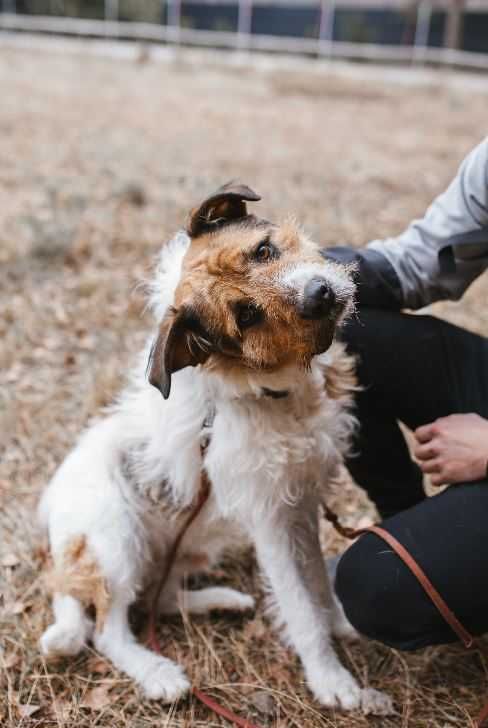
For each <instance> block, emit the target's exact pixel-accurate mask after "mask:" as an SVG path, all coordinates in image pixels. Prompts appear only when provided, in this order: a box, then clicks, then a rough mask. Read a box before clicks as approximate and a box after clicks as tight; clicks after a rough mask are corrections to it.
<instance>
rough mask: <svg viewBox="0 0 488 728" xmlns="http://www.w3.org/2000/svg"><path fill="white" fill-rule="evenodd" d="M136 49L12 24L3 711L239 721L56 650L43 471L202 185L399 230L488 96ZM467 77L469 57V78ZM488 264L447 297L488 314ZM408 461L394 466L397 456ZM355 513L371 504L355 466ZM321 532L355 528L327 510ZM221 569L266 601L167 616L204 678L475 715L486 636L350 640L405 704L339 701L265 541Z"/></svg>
mask: <svg viewBox="0 0 488 728" xmlns="http://www.w3.org/2000/svg"><path fill="white" fill-rule="evenodd" d="M142 60H143V62H134V61H132V62H131V61H129V60H123V59H115V58H112V59H110V58H105V59H103V58H96V57H93V56H88V55H86V54H82V55H71V54H66V53H65V54H62V53H58V54H51V53H48V52H39V51H29V50H22V51H20V50H15V49H11V48H10V49H9V48H7V47H3V48H2V47H1V46H0V89H1V92H0V291H1V298H0V341H1V344H0V438H1V440H0V458H1V460H0V497H1V503H0V544H1V545H0V549H1V552H0V585H1V597H0V599H1V601H0V618H1V623H0V630H1V640H2V642H1V645H2V652H1V653H0V667H1V666H2V663H3V669H2V670H1V671H0V721H1V723H2V725H5V726H9V727H10V726H51V725H52V726H78V727H79V728H87V727H88V726H107V727H110V728H118V727H119V726H133V727H134V728H139V727H140V728H142V727H143V726H144V727H145V726H149V725H160V726H171V727H174V728H183V727H184V726H185V727H192V728H193V727H195V728H197V727H198V726H218V725H222V723H221V722H219V719H217V718H215V717H213V716H210V715H209V714H208V712H207V710H206V709H204V708H202V707H200V706H199V705H197V704H195V703H194V701H192V700H188V701H183V702H182V703H180V704H179V705H177V706H173V707H172V708H171V709H168V708H167V707H163V706H161V705H160V704H158V703H155V704H154V703H150V702H146V701H143V700H142V699H141V698H140V696H139V695H138V694H137V691H136V690H135V689H134V688H133V687H132V685H131V683H130V681H128V680H127V679H126V678H125V677H124V676H123V675H120V674H117V673H115V672H114V671H113V670H112V669H111V668H110V666H109V665H107V664H106V663H105V662H104V661H103V660H101V659H100V658H98V657H97V656H96V655H95V654H94V653H93V652H90V651H87V652H86V653H84V654H83V655H81V656H80V657H78V658H76V659H71V660H63V661H61V662H59V663H56V664H49V665H47V664H45V663H44V662H43V660H42V659H41V657H40V656H39V651H38V647H37V642H38V638H39V636H40V634H41V632H42V630H43V629H44V628H45V626H46V625H47V624H48V622H49V619H50V608H49V605H48V596H47V593H46V590H45V587H44V585H43V578H42V569H43V566H44V564H45V560H46V553H45V550H44V548H43V545H42V539H41V536H40V534H39V532H38V530H37V527H36V525H35V516H34V509H35V505H36V501H37V499H38V495H39V492H40V490H41V488H42V487H43V485H44V484H45V483H46V481H47V479H48V478H49V476H50V475H51V474H52V472H53V470H54V468H55V467H56V466H57V464H58V463H59V462H60V461H61V460H62V458H63V457H64V455H65V454H66V452H67V450H68V448H69V447H70V446H71V445H72V443H73V442H74V440H75V438H76V435H77V433H79V431H80V430H81V428H82V427H83V426H84V425H85V423H86V422H87V421H88V419H89V418H90V417H91V416H93V415H94V414H96V413H97V412H98V411H99V410H100V408H101V407H102V406H103V405H104V404H105V403H107V402H109V401H110V399H111V397H112V396H113V394H114V393H115V392H116V391H117V390H118V389H119V388H120V386H121V385H122V384H123V381H124V377H125V374H126V371H127V368H128V366H129V363H130V361H131V359H132V358H133V356H134V353H135V352H137V350H138V349H139V347H140V345H141V343H142V341H143V340H144V337H145V334H146V332H147V329H148V326H149V321H148V320H147V318H146V317H145V316H144V315H143V297H142V293H141V290H140V288H138V287H137V283H138V281H140V280H141V279H143V278H145V277H147V275H148V272H149V271H150V268H151V265H152V262H153V259H154V255H155V253H156V251H157V250H158V246H159V245H160V244H161V243H162V242H163V241H164V240H166V239H167V238H168V237H169V236H170V235H171V234H172V233H173V232H174V231H175V230H176V229H177V228H178V227H180V226H181V224H182V222H183V221H184V219H185V216H186V213H187V210H188V208H189V207H190V206H191V205H193V204H194V203H195V202H197V201H198V200H199V198H200V197H201V196H202V193H205V192H207V191H208V190H211V189H212V188H214V187H217V186H218V185H220V184H221V183H222V182H224V181H227V180H228V179H229V178H233V177H239V178H241V179H242V180H244V181H246V182H247V183H248V184H250V185H251V186H253V187H254V188H255V189H257V190H258V191H259V192H260V193H261V194H262V195H263V202H262V203H260V210H259V211H260V213H262V214H263V215H266V216H268V217H269V218H271V219H276V218H278V217H280V216H283V215H285V214H288V213H290V212H293V213H295V214H296V215H297V217H298V218H299V220H300V221H302V222H303V223H304V224H305V226H306V227H307V228H308V230H309V231H311V232H312V234H313V235H315V236H316V237H317V238H318V239H319V240H321V241H322V242H323V243H324V244H337V243H342V242H346V243H353V244H355V245H358V246H359V245H363V244H364V243H366V242H367V241H368V240H369V239H372V238H374V237H379V236H386V235H389V234H394V233H396V232H399V231H400V230H401V229H402V227H403V226H404V225H405V224H406V223H407V222H408V221H409V220H410V219H411V218H412V217H414V216H416V215H419V214H421V213H422V212H423V210H424V209H425V207H426V205H427V204H428V202H429V201H430V200H431V199H432V198H433V197H434V195H435V194H436V193H437V192H439V191H440V190H441V189H442V188H443V187H444V186H445V185H446V184H447V182H448V181H449V179H450V178H451V177H452V175H453V174H454V172H455V170H456V167H457V164H458V162H459V160H460V159H461V158H462V157H463V155H464V154H465V153H466V152H467V151H468V150H469V149H470V148H471V147H472V146H474V144H475V143H476V142H477V141H479V140H480V139H481V138H482V136H483V134H484V133H485V130H486V104H487V96H486V95H484V94H483V93H482V92H481V91H477V92H476V93H474V92H473V89H472V88H471V87H468V86H467V87H466V88H463V85H462V84H460V83H459V82H457V83H454V82H451V81H449V80H448V79H446V78H445V77H443V76H439V77H435V76H433V77H432V80H431V81H429V83H427V84H423V85H413V86H412V85H408V84H404V83H402V84H398V83H394V82H393V81H392V80H388V79H387V80H383V81H382V80H380V79H379V78H376V79H373V80H371V79H369V78H368V74H365V75H364V78H361V77H360V76H358V75H357V74H356V76H354V75H350V74H337V73H335V72H334V71H333V70H331V71H326V70H323V71H321V72H320V73H317V72H315V71H312V69H311V68H310V69H309V70H307V65H306V64H302V65H297V70H291V69H290V68H289V67H287V68H286V69H284V68H281V67H280V62H279V60H278V61H276V62H275V63H273V64H271V65H268V67H267V68H264V69H263V68H261V69H257V68H253V67H252V66H251V65H250V64H247V65H244V66H242V67H233V66H231V65H222V64H221V63H220V62H219V63H217V62H215V61H214V60H213V57H212V56H206V55H205V54H200V55H198V54H197V55H195V54H185V53H182V54H181V55H178V56H175V57H174V59H173V60H172V61H166V62H162V63H160V62H158V63H155V62H152V61H147V59H146V60H145V61H144V59H142ZM458 81H459V79H458ZM487 295H488V288H487V284H486V280H485V279H483V280H480V281H479V282H478V283H477V284H476V285H475V286H473V287H472V289H471V290H470V291H469V292H468V294H467V295H466V297H465V299H464V301H463V302H462V303H461V304H456V305H454V304H445V305H442V306H437V307H434V310H435V311H436V312H437V313H438V314H439V315H443V316H447V317H449V318H450V319H451V320H455V321H457V322H459V323H461V324H463V325H465V326H468V327H469V328H471V329H473V330H477V331H480V332H484V333H486V334H488V313H487V311H488V307H487V306H486V299H487ZM392 477H393V474H392ZM335 505H336V507H337V509H338V510H340V511H341V513H342V514H343V516H344V519H345V520H346V521H347V522H349V523H358V522H359V521H362V522H364V521H367V520H369V519H370V518H372V517H373V516H374V513H373V509H372V508H371V506H370V505H369V504H368V503H367V501H366V499H365V497H364V496H363V495H362V494H361V493H360V491H359V490H358V489H356V488H355V487H354V486H353V485H351V484H347V485H346V486H345V487H344V491H343V492H342V493H341V494H340V495H339V494H338V495H337V496H336V498H335ZM323 537H324V546H325V547H326V548H327V549H328V550H329V552H331V553H332V552H334V551H337V550H338V549H340V548H341V547H342V544H341V542H340V540H338V538H337V537H335V536H334V535H333V534H332V533H331V532H330V531H329V529H328V528H327V527H326V526H325V525H324V529H323ZM214 580H215V581H219V582H222V583H228V584H234V585H241V586H242V585H243V586H244V588H246V589H248V590H250V591H252V592H253V593H254V594H255V595H256V596H257V598H258V609H257V613H256V616H254V617H249V618H247V619H241V618H239V619H237V618H235V619H232V618H230V617H225V618H224V617H222V616H218V615H216V616H214V617H213V618H211V619H192V620H191V621H185V622H183V621H182V620H180V619H175V620H172V621H171V622H168V623H165V624H163V625H161V639H162V642H163V644H164V645H165V649H166V652H167V654H168V655H169V656H172V657H174V658H176V659H178V661H180V662H181V663H183V664H184V665H185V666H186V668H187V669H188V672H189V674H190V676H191V677H192V679H193V681H194V682H195V683H196V684H198V685H200V686H204V687H206V688H207V689H208V690H209V691H210V692H211V693H212V694H214V695H215V696H216V697H218V698H220V699H221V700H223V701H224V702H225V703H226V704H228V705H230V706H231V707H233V708H234V709H235V710H236V711H237V712H238V713H240V714H241V715H243V716H245V717H248V718H249V719H252V720H254V721H255V722H257V723H259V724H260V725H262V726H273V727H275V728H278V727H280V728H284V727H285V726H290V727H291V726H296V727H297V728H302V727H307V728H308V727H310V728H319V726H320V727H326V726H328V727H330V728H362V727H363V726H378V728H379V727H380V726H381V727H382V728H393V727H395V728H400V727H401V728H407V727H408V728H426V727H427V726H429V727H432V728H434V727H435V728H447V726H471V725H473V723H472V722H471V719H470V717H469V716H470V715H471V716H472V715H474V714H475V713H476V711H477V709H478V708H479V706H480V705H481V702H482V699H483V694H484V692H485V690H486V683H487V664H486V659H487V658H486V644H483V643H482V644H481V646H480V648H479V649H475V650H473V651H471V652H470V653H465V652H464V651H463V650H462V649H461V648H458V647H449V648H436V649H428V650H424V651H422V652H419V653H417V654H410V655H405V654H401V653H399V652H396V651H394V650H389V649H386V648H384V647H382V646H380V645H377V644H373V643H370V642H363V643H361V644H359V645H355V646H354V647H347V646H341V647H340V648H339V649H340V651H341V654H342V657H343V659H344V661H345V662H346V664H347V665H348V666H349V668H350V669H351V670H352V671H353V672H354V673H355V674H356V675H357V676H358V678H359V679H360V680H361V681H363V682H365V683H369V684H371V685H373V686H375V687H378V688H382V689H384V690H387V691H389V692H390V693H391V694H392V695H393V696H394V698H395V702H396V707H397V710H398V714H397V715H396V716H395V717H392V718H390V719H386V718H382V719H375V718H372V717H364V716H361V715H358V714H352V715H342V714H340V713H338V712H337V713H334V712H333V711H324V710H321V709H320V707H319V706H318V705H316V704H314V702H313V700H312V699H311V697H310V695H309V694H308V693H307V691H306V689H305V687H304V683H303V674H302V671H301V668H300V666H299V665H298V662H297V660H296V659H295V657H294V656H293V655H292V654H291V653H290V652H289V651H287V650H286V649H285V648H283V647H282V646H281V645H280V644H279V641H278V640H277V639H276V637H275V635H273V634H272V633H271V632H270V630H269V629H268V627H267V625H266V621H265V615H264V612H263V607H262V600H261V598H260V589H259V579H258V578H257V575H256V570H255V565H254V562H253V559H252V555H250V554H249V555H246V556H245V557H244V558H242V559H241V560H240V561H236V560H233V561H230V562H229V563H228V565H227V566H226V569H225V571H222V572H217V573H216V574H215V575H214Z"/></svg>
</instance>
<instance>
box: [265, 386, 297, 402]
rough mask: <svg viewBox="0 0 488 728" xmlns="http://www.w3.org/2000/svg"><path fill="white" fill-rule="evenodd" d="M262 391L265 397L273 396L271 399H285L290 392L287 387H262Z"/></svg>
mask: <svg viewBox="0 0 488 728" xmlns="http://www.w3.org/2000/svg"><path fill="white" fill-rule="evenodd" d="M261 393H262V394H263V395H264V396H265V397H271V399H283V398H284V397H288V395H289V394H290V392H289V391H288V390H287V389H268V387H261Z"/></svg>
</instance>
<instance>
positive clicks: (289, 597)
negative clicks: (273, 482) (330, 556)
mask: <svg viewBox="0 0 488 728" xmlns="http://www.w3.org/2000/svg"><path fill="white" fill-rule="evenodd" d="M254 537H255V543H256V550H257V555H258V559H259V562H260V564H261V567H262V568H263V570H264V572H265V574H266V576H267V578H268V580H269V582H270V585H271V588H272V592H273V595H274V598H275V600H276V606H277V609H278V612H279V618H280V622H281V624H282V626H283V628H284V630H285V634H286V636H287V638H288V640H289V642H290V643H291V644H292V646H293V647H294V648H295V650H296V652H297V653H298V655H299V656H300V658H301V660H302V663H303V667H304V670H305V674H306V678H307V683H308V685H309V687H310V689H311V691H312V692H313V694H314V696H315V697H316V698H317V700H318V701H319V702H320V703H322V705H326V706H330V707H334V706H335V707H341V708H344V709H354V708H362V709H363V711H364V712H371V713H376V714H387V713H389V712H391V709H392V703H391V700H390V698H389V697H387V696H386V695H383V694H382V693H379V692H378V691H376V690H372V689H361V688H360V687H359V685H358V683H357V681H356V680H355V679H354V677H353V676H352V675H351V674H350V673H349V672H348V671H347V670H346V669H345V668H344V667H343V666H342V665H341V663H340V662H339V660H338V658H337V655H336V654H335V651H334V648H333V646H332V643H331V626H330V621H331V620H330V615H331V610H332V608H333V596H332V591H331V587H330V584H329V580H328V576H327V572H326V569H325V567H324V562H323V557H322V554H321V551H320V545H319V538H318V519H317V503H316V500H315V498H313V497H312V496H309V497H306V498H304V499H303V500H302V501H301V502H300V503H298V504H297V505H295V506H288V505H285V504H283V505H282V506H281V507H280V508H279V509H276V510H275V511H274V512H273V513H272V514H271V515H269V516H268V517H267V518H265V519H262V520H261V522H260V523H259V524H257V525H256V527H255V531H254Z"/></svg>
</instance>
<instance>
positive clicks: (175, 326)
mask: <svg viewBox="0 0 488 728" xmlns="http://www.w3.org/2000/svg"><path fill="white" fill-rule="evenodd" d="M211 351H212V345H211V343H210V341H209V340H208V338H207V336H206V333H205V331H204V330H203V327H202V325H201V324H200V322H199V321H198V318H197V317H196V316H195V314H194V313H193V312H192V311H191V310H190V309H188V308H187V307H182V308H180V309H178V310H175V309H173V308H172V309H170V310H169V311H168V313H167V314H166V316H165V317H164V319H163V320H162V321H161V324H160V326H159V332H158V335H157V337H156V341H155V342H154V344H153V347H152V349H151V353H150V355H149V361H148V364H147V370H148V372H149V382H150V383H151V384H152V385H153V387H156V389H159V391H160V392H161V394H162V395H163V397H164V398H165V399H168V397H169V393H170V389H171V375H172V374H174V373H175V372H177V371H179V370H180V369H184V368H185V367H195V366H197V365H198V364H203V363H204V362H205V361H206V360H207V359H208V357H209V356H210V354H211Z"/></svg>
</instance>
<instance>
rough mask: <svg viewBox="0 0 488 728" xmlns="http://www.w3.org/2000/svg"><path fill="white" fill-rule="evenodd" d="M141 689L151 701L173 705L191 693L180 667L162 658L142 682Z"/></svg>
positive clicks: (155, 662) (155, 663)
mask: <svg viewBox="0 0 488 728" xmlns="http://www.w3.org/2000/svg"><path fill="white" fill-rule="evenodd" d="M141 688H142V690H143V692H144V694H145V696H146V697H147V698H150V699H151V700H162V701H163V702H164V703H173V702H174V701H175V700H178V699H179V698H182V697H183V696H184V695H185V694H186V693H187V692H188V691H189V689H190V683H189V681H188V678H187V677H186V675H185V672H184V670H183V669H182V668H181V667H180V666H179V665H176V664H175V663H174V662H171V660H166V659H165V658H164V657H161V658H159V659H157V660H155V661H154V664H153V666H152V667H151V670H150V671H148V672H147V674H146V675H145V677H144V678H143V679H142V680H141Z"/></svg>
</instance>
